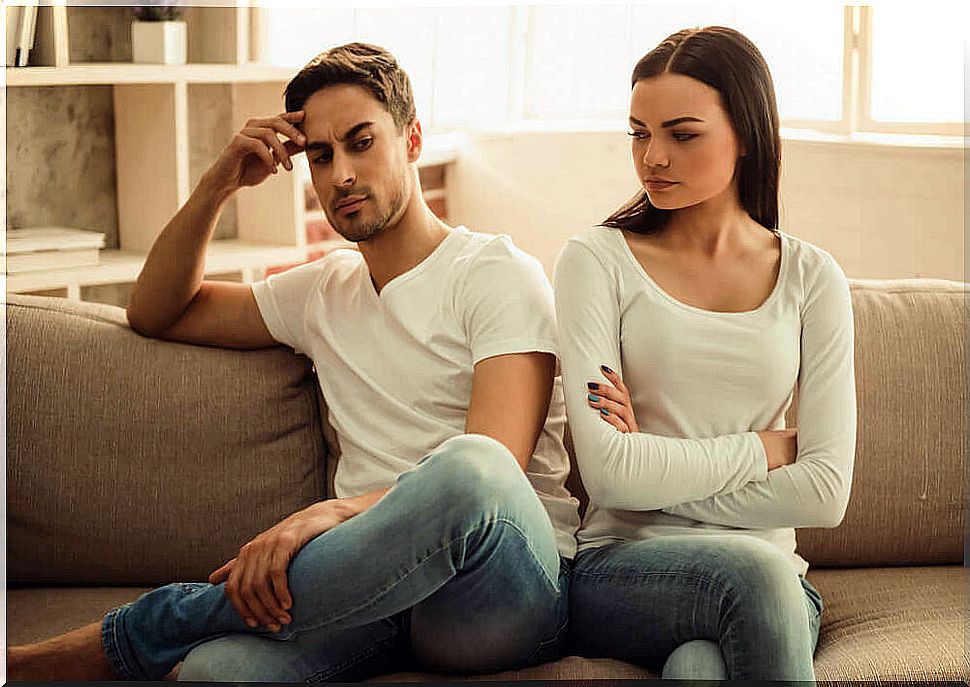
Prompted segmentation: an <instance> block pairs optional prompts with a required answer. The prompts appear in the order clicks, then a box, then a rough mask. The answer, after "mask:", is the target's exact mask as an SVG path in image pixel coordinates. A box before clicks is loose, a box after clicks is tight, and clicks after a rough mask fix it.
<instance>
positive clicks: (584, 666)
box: [368, 656, 659, 682]
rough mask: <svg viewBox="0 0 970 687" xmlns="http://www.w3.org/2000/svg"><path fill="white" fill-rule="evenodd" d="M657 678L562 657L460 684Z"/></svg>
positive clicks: (448, 678)
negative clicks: (474, 682)
mask: <svg viewBox="0 0 970 687" xmlns="http://www.w3.org/2000/svg"><path fill="white" fill-rule="evenodd" d="M657 677H659V676H658V675H657V674H656V673H654V672H652V671H649V670H647V669H646V668H641V667H640V666H635V665H633V664H631V663H626V662H624V661H616V660H613V659H611V658H582V657H581V656H565V657H563V658H561V659H559V660H558V661H553V662H552V663H543V664H542V665H538V666H532V667H531V668H522V669H521V670H506V671H504V672H501V673H491V674H488V675H462V676H461V681H462V682H465V681H466V680H469V681H470V680H474V681H486V680H488V681H491V680H501V681H503V682H504V681H506V680H508V681H515V682H518V681H527V680H541V681H542V682H545V681H547V680H603V679H606V678H608V679H610V680H646V679H652V678H657ZM454 679H455V676H454V675H441V674H436V673H421V672H407V673H394V674H392V675H382V676H380V677H377V678H374V679H372V680H369V681H368V682H452V681H454Z"/></svg>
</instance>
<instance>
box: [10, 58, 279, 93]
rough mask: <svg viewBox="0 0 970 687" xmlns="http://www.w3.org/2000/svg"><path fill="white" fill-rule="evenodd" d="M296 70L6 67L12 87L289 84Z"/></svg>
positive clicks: (157, 66)
mask: <svg viewBox="0 0 970 687" xmlns="http://www.w3.org/2000/svg"><path fill="white" fill-rule="evenodd" d="M293 74H294V70H293V69H290V68H286V67H273V66H269V65H258V64H243V65H237V64H179V65H163V64H131V63H128V62H101V63H91V64H73V65H70V66H67V67H6V69H5V75H6V80H7V87H11V86H97V85H106V86H107V85H110V86H114V85H117V84H176V83H200V84H201V83H266V82H276V81H278V82H287V81H289V80H290V79H291V78H293Z"/></svg>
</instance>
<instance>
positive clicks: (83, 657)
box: [7, 622, 120, 681]
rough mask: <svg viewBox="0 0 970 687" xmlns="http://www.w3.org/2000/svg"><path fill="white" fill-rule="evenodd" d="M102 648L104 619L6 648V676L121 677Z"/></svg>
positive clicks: (30, 678) (107, 678)
mask: <svg viewBox="0 0 970 687" xmlns="http://www.w3.org/2000/svg"><path fill="white" fill-rule="evenodd" d="M118 679H120V678H119V677H118V676H117V675H116V674H115V672H114V671H113V670H112V669H111V664H110V663H108V659H107V658H106V657H105V655H104V650H103V649H102V648H101V623H100V622H97V623H91V624H90V625H86V626H84V627H82V628H80V629H78V630H73V631H72V632H68V633H67V634H64V635H60V636H58V637H53V638H51V639H46V640H44V641H43V642H37V643H36V644H25V645H23V646H12V647H9V648H8V649H7V680H9V681H22V680H118Z"/></svg>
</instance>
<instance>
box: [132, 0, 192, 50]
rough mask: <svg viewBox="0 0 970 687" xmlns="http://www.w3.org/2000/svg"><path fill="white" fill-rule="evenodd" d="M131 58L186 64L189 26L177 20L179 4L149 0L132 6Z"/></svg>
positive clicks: (180, 11)
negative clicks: (163, 3) (164, 3)
mask: <svg viewBox="0 0 970 687" xmlns="http://www.w3.org/2000/svg"><path fill="white" fill-rule="evenodd" d="M132 13H133V14H134V15H135V19H136V21H133V22H132V23H131V52H132V61H134V62H140V63H148V64H185V57H186V46H187V45H188V40H187V33H188V29H187V28H186V24H185V22H184V21H180V20H179V17H181V16H182V8H181V7H179V6H178V5H161V4H156V3H150V4H148V5H140V6H138V7H135V8H133V9H132Z"/></svg>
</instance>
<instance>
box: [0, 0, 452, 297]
mask: <svg viewBox="0 0 970 687" xmlns="http://www.w3.org/2000/svg"><path fill="white" fill-rule="evenodd" d="M72 11H75V12H80V8H75V9H73V10H72ZM253 11H254V10H252V9H251V8H250V7H248V6H247V5H246V4H245V2H243V3H241V4H239V5H237V6H235V7H192V8H186V9H185V12H184V15H183V19H184V20H185V21H186V22H187V23H188V36H189V45H188V61H189V64H185V65H148V64H132V63H129V62H96V63H80V64H72V63H71V60H70V54H71V53H70V45H71V39H70V35H69V32H70V31H71V30H72V26H71V24H70V23H69V21H68V8H67V7H65V6H64V5H63V0H61V2H60V4H56V5H54V6H45V7H40V8H39V12H38V19H37V36H36V40H35V51H34V52H32V57H31V64H32V65H34V63H35V62H38V63H39V64H37V65H36V66H29V67H18V68H11V67H8V68H6V71H5V75H6V81H7V87H8V88H18V89H21V88H37V87H55V88H59V87H73V86H110V87H111V89H112V102H113V108H114V152H115V178H116V183H117V189H116V198H115V200H116V203H117V217H118V243H119V247H118V249H117V250H103V251H102V252H101V264H99V265H97V266H91V267H83V268H71V269H56V270H46V271H39V272H31V273H23V274H17V275H10V276H7V278H6V290H7V291H8V292H18V293H39V292H42V293H54V294H59V295H65V296H67V297H69V298H82V297H83V293H82V289H83V287H86V286H93V285H108V284H126V283H130V282H132V281H134V279H135V278H136V277H137V275H138V272H139V271H140V269H141V265H142V264H143V262H144V258H145V255H146V253H147V252H148V250H149V249H150V247H151V245H152V243H153V242H154V240H155V238H156V236H157V234H158V232H160V231H161V229H162V228H163V227H164V226H165V225H166V224H167V223H168V221H169V220H170V219H171V218H172V217H173V216H174V215H175V214H176V212H177V211H178V209H179V208H180V207H181V206H182V205H183V204H184V203H185V202H186V200H188V197H189V194H190V192H191V184H192V180H191V179H190V164H189V163H190V141H191V139H192V137H193V136H198V135H199V132H193V131H190V124H189V121H190V108H191V107H193V103H192V102H191V98H190V93H189V87H190V86H194V85H197V84H209V85H223V86H226V87H227V89H226V90H227V97H228V101H229V102H228V111H229V119H230V128H231V130H232V131H238V130H239V129H241V128H242V127H243V126H244V124H245V122H246V120H247V119H249V118H250V117H253V116H265V115H267V114H275V113H277V112H279V111H280V110H281V102H282V99H281V93H282V90H283V88H284V86H285V84H286V82H287V81H289V79H290V78H291V77H292V76H293V70H292V69H288V68H280V67H272V66H267V65H261V64H257V63H253V62H251V61H250V52H251V50H250V46H251V43H252V38H251V34H252V31H253V27H254V22H253V21H252V19H253V17H252V16H251V15H252V12H253ZM77 26H83V25H81V24H77V15H75V25H74V27H75V30H76V27H77ZM223 104H225V103H223ZM8 116H10V115H9V114H8ZM428 148H429V153H428V155H426V156H424V157H425V159H424V160H423V164H424V165H426V166H427V165H431V166H446V165H447V164H448V163H449V162H451V161H452V160H454V156H455V153H454V147H453V146H452V145H451V144H450V143H448V142H447V141H446V142H445V143H444V144H443V145H442V144H440V143H439V145H437V146H435V145H431V146H429V147H428ZM300 160H301V161H302V164H301V165H299V166H297V167H296V168H295V170H294V172H293V173H286V172H285V170H282V169H281V170H280V171H281V173H280V174H277V175H271V176H270V177H269V178H268V179H267V180H266V181H265V182H263V183H262V184H260V185H259V186H258V187H254V188H245V189H242V190H240V191H239V192H238V193H237V194H236V195H235V196H234V203H235V238H232V239H222V240H217V241H214V242H213V243H212V245H211V246H210V248H209V251H208V255H207V262H206V274H207V275H221V276H225V275H229V277H230V278H237V279H240V280H242V281H252V280H255V279H259V278H262V276H263V275H264V274H265V273H266V272H267V270H271V271H272V268H274V267H277V268H278V266H280V265H291V264H297V263H300V262H304V261H306V260H308V259H312V258H314V257H316V256H318V255H320V254H322V251H326V250H329V249H332V248H333V247H335V246H337V245H350V244H347V243H346V242H343V241H342V240H340V239H339V238H338V239H337V240H332V237H327V240H324V241H315V242H313V243H308V240H307V229H308V227H307V221H308V219H309V220H310V221H316V222H317V224H318V225H319V220H320V216H319V215H320V214H322V213H319V214H312V211H311V214H310V215H309V217H308V215H307V189H306V184H307V183H308V180H309V169H308V168H307V167H306V164H305V160H303V159H302V158H300ZM196 163H197V161H196ZM443 174H444V172H443V171H442V172H441V175H443ZM422 175H423V176H424V174H422ZM438 176H440V175H438ZM442 188H443V184H442ZM310 195H311V196H312V193H311V194H310ZM430 195H431V200H432V201H433V203H436V204H438V205H442V203H443V197H442V196H443V190H440V189H437V190H432V191H431V192H430ZM439 200H440V202H439ZM442 207H443V205H442ZM117 300H120V299H117ZM118 304H119V305H120V304H121V303H118Z"/></svg>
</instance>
